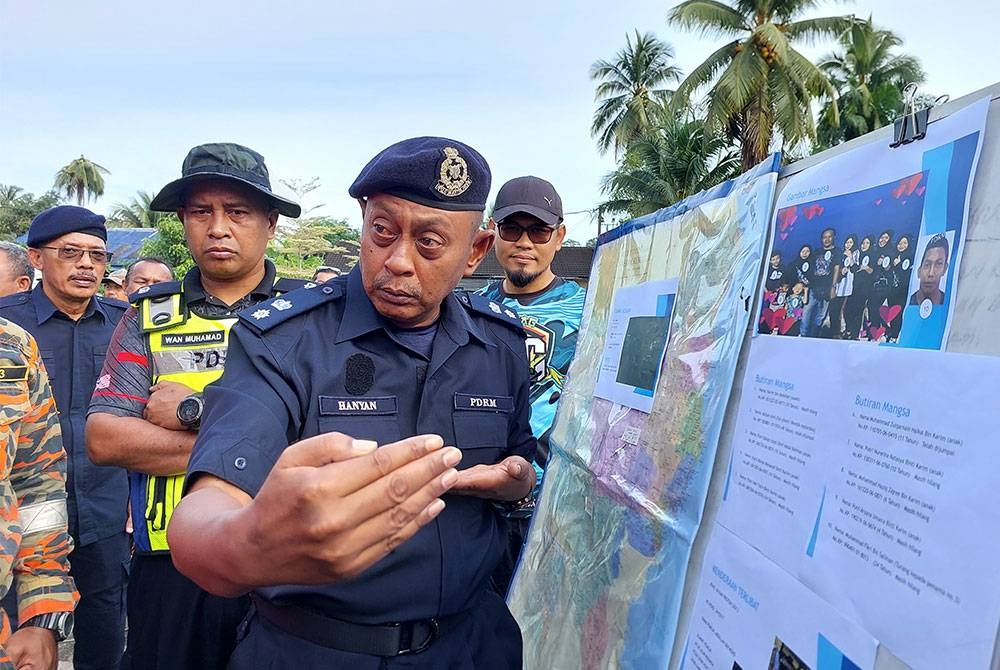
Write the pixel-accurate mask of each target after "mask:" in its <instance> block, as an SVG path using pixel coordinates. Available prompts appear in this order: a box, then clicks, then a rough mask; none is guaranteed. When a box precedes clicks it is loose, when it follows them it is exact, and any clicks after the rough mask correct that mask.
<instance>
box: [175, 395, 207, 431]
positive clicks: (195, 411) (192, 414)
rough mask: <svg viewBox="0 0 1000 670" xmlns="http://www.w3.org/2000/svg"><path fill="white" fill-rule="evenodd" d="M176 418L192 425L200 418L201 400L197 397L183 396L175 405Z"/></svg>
mask: <svg viewBox="0 0 1000 670" xmlns="http://www.w3.org/2000/svg"><path fill="white" fill-rule="evenodd" d="M177 418H178V419H180V422H181V423H183V424H185V425H192V424H195V423H197V422H198V420H199V419H201V401H200V400H198V399H197V398H184V400H181V401H180V403H179V404H178V405H177Z"/></svg>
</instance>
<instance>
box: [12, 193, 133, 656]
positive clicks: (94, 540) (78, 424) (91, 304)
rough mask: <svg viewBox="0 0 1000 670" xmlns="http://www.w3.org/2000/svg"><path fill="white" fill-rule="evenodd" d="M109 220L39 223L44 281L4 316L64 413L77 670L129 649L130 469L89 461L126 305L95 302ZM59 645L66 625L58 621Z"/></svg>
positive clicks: (57, 212) (33, 238) (35, 236)
mask: <svg viewBox="0 0 1000 670" xmlns="http://www.w3.org/2000/svg"><path fill="white" fill-rule="evenodd" d="M107 237H108V234H107V230H106V229H105V227H104V217H103V216H101V215H99V214H95V213H93V212H91V211H90V210H88V209H84V208H83V207H73V206H69V205H60V206H58V207H53V208H51V209H47V210H45V211H44V212H42V213H41V214H39V215H38V216H36V217H35V218H34V220H33V221H32V222H31V226H30V227H29V228H28V240H27V245H28V257H29V259H30V260H31V264H32V265H33V266H34V267H35V268H37V269H39V270H41V271H42V281H41V283H40V284H39V285H38V286H36V287H35V288H34V289H33V290H31V291H30V292H27V293H18V294H16V295H12V296H8V297H6V298H2V299H0V316H2V317H3V318H5V319H8V320H10V321H13V322H14V323H16V324H18V325H20V326H21V327H22V328H24V329H25V330H27V331H28V332H29V333H31V334H32V336H34V338H35V340H36V341H37V342H38V348H39V350H40V352H41V355H42V359H43V361H44V362H45V369H46V370H47V371H48V374H49V381H50V382H51V384H52V390H53V393H54V395H55V400H56V408H57V409H58V410H59V424H60V426H61V428H62V437H63V446H64V447H65V449H66V455H67V459H68V460H67V462H68V468H67V478H66V489H67V493H68V498H67V508H68V513H69V530H70V535H71V537H72V538H73V543H74V545H75V547H76V548H75V549H74V550H73V553H72V555H71V557H70V563H71V568H70V575H71V576H72V577H73V578H74V580H75V581H76V586H77V589H79V591H80V604H79V605H78V606H77V609H76V614H75V625H74V626H73V635H74V638H75V640H76V643H75V645H74V648H73V665H74V667H76V668H77V669H78V670H82V669H87V670H90V669H96V668H107V669H109V670H111V669H114V668H117V667H118V661H119V659H120V658H121V654H122V648H123V647H124V645H125V609H124V600H125V598H124V590H125V567H124V566H125V562H126V561H127V560H128V554H129V539H128V535H126V533H125V513H126V507H127V498H128V481H127V479H126V475H125V471H124V470H122V469H121V468H117V467H102V466H98V465H95V464H93V463H92V462H91V461H90V460H89V459H88V458H87V452H86V450H85V448H84V422H85V420H86V412H87V405H88V404H89V402H90V394H91V393H92V392H93V390H94V385H95V383H96V381H97V377H98V373H99V372H100V370H101V366H102V365H103V363H104V356H105V352H106V351H107V348H108V341H109V340H110V339H111V334H112V333H113V332H114V329H115V326H116V325H117V324H118V321H119V319H120V318H121V316H122V314H123V313H124V311H125V307H126V305H125V304H124V303H122V302H119V301H117V300H110V299H106V298H103V297H101V296H98V295H97V289H98V287H99V286H100V283H101V278H102V277H103V276H104V271H105V269H106V268H107V265H108V263H109V262H110V261H111V254H110V253H108V252H107V248H106V246H105V242H106V240H107ZM51 626H52V628H53V630H54V631H55V632H56V635H57V637H59V636H61V635H65V634H67V633H68V632H69V631H68V624H67V621H65V620H63V621H53V622H51Z"/></svg>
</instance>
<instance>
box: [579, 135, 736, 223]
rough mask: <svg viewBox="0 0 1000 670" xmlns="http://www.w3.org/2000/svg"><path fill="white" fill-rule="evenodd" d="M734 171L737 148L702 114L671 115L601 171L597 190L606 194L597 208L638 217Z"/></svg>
mask: <svg viewBox="0 0 1000 670" xmlns="http://www.w3.org/2000/svg"><path fill="white" fill-rule="evenodd" d="M739 171H740V155H739V150H738V149H737V148H736V147H735V146H734V145H733V142H732V140H730V139H729V138H728V137H726V135H725V134H724V133H722V132H721V131H718V130H712V129H711V128H710V127H709V126H708V125H707V124H706V123H705V121H704V120H701V119H694V118H688V119H687V120H681V119H677V120H670V121H669V122H667V123H666V124H664V125H663V126H662V127H660V128H655V129H652V130H650V131H648V132H646V133H645V134H644V135H643V136H642V137H640V138H639V139H636V140H634V141H633V142H632V143H631V144H630V145H629V147H628V150H627V151H626V153H625V156H624V157H623V158H622V161H621V163H620V165H619V166H618V169H617V170H615V171H614V172H612V173H610V174H608V175H607V176H605V177H604V179H603V180H602V183H601V191H602V192H603V193H604V194H605V195H606V196H608V200H607V201H606V202H604V203H602V204H601V205H600V206H599V207H598V213H599V214H604V213H611V214H625V215H627V216H628V217H630V218H635V217H639V216H642V215H644V214H649V213H651V212H655V211H656V210H658V209H661V208H663V207H667V206H669V205H672V204H674V203H675V202H678V201H680V200H683V199H684V198H686V197H688V196H689V195H693V194H695V193H698V192H699V191H703V190H705V189H706V188H710V187H712V186H715V185H716V184H718V183H719V182H722V181H724V180H726V179H729V178H731V177H733V176H735V175H736V174H738V173H739Z"/></svg>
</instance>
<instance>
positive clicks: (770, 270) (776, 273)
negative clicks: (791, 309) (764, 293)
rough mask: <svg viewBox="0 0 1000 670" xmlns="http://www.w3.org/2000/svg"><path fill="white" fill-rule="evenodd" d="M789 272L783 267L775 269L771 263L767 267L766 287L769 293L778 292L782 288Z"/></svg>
mask: <svg viewBox="0 0 1000 670" xmlns="http://www.w3.org/2000/svg"><path fill="white" fill-rule="evenodd" d="M785 272H787V270H786V269H785V268H783V267H780V266H779V267H774V266H772V265H771V264H770V263H769V264H768V266H767V279H766V280H764V287H765V288H766V289H767V290H768V291H777V290H778V287H779V286H781V283H782V280H783V279H784V277H785Z"/></svg>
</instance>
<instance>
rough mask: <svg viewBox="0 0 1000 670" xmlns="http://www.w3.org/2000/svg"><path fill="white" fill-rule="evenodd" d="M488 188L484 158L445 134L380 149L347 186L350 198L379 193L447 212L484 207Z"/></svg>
mask: <svg viewBox="0 0 1000 670" xmlns="http://www.w3.org/2000/svg"><path fill="white" fill-rule="evenodd" d="M489 192H490V166H489V164H487V162H486V159H485V158H483V157H482V155H481V154H480V153H479V152H478V151H476V150H475V149H473V148H472V147H470V146H469V145H467V144H464V143H462V142H459V141H457V140H450V139H448V138H446V137H413V138H410V139H408V140H403V141H402V142H397V143H395V144H393V145H392V146H390V147H387V148H385V149H383V150H382V151H381V152H379V154H378V155H377V156H375V158H373V159H371V160H370V161H369V162H368V165H366V166H365V167H364V169H362V170H361V174H359V175H358V178H357V179H355V180H354V183H353V184H351V188H350V189H349V190H348V193H350V194H351V197H352V198H366V197H368V196H371V195H376V194H379V193H384V194H386V195H393V196H396V197H397V198H402V199H403V200H409V201H411V202H415V203H417V204H420V205H426V206H427V207H433V208H435V209H446V210H449V211H453V212H482V211H484V210H485V209H486V197H487V196H488V195H489Z"/></svg>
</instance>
